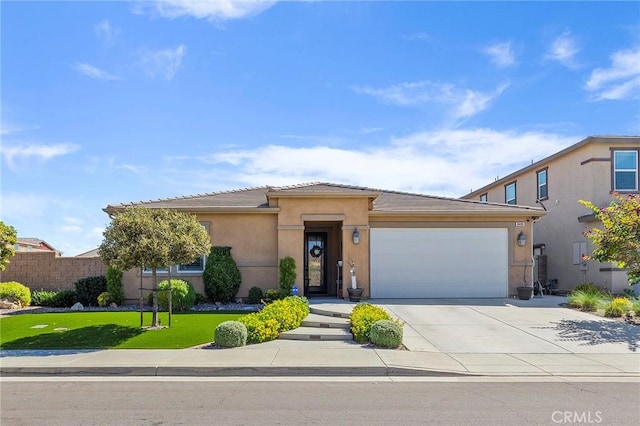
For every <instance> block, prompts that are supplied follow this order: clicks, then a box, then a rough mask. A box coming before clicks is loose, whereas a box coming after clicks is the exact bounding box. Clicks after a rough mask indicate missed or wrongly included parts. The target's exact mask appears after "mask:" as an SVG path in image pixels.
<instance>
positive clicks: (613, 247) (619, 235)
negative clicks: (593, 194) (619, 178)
mask: <svg viewBox="0 0 640 426" xmlns="http://www.w3.org/2000/svg"><path fill="white" fill-rule="evenodd" d="M613 196H614V197H615V200H613V201H612V202H611V204H609V206H607V207H602V208H600V207H597V206H595V205H594V204H593V203H591V202H589V201H584V200H580V204H582V205H583V206H585V207H587V208H588V209H589V210H591V211H593V212H594V214H595V216H596V218H597V219H599V220H600V221H601V222H602V229H601V228H593V229H589V230H587V231H585V235H586V236H587V237H588V238H589V239H590V240H591V242H592V243H593V244H594V245H595V249H594V250H593V253H592V255H591V256H590V257H591V258H592V259H595V260H598V261H600V262H615V263H617V264H618V265H620V266H621V267H622V268H627V276H628V277H629V284H630V285H634V284H637V283H638V282H640V195H638V194H628V195H624V196H623V195H620V194H617V193H613Z"/></svg>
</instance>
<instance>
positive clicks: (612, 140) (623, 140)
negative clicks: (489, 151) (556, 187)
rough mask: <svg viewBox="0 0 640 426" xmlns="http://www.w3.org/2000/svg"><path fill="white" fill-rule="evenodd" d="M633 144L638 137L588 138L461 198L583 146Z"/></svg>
mask: <svg viewBox="0 0 640 426" xmlns="http://www.w3.org/2000/svg"><path fill="white" fill-rule="evenodd" d="M629 142H631V143H635V144H640V136H589V137H588V138H586V139H583V140H581V141H580V142H578V143H576V144H573V145H571V146H569V147H567V148H565V149H563V150H562V151H558V152H556V153H555V154H553V155H550V156H548V157H546V158H543V159H542V160H540V161H537V162H535V163H532V164H530V165H528V166H527V167H523V168H522V169H520V170H516V171H515V172H513V173H511V174H509V175H507V176H505V177H503V178H501V179H498V180H495V181H493V182H491V183H490V184H488V185H485V186H483V187H482V188H480V189H476V190H475V191H471V192H470V193H468V194H467V195H463V196H462V197H461V198H467V197H474V196H476V195H480V194H482V193H484V192H487V190H489V189H491V188H493V187H496V186H500V185H504V184H506V183H508V182H509V181H512V180H513V179H514V178H515V177H516V176H518V175H520V174H522V173H526V172H529V171H531V170H538V169H540V168H541V167H542V166H543V165H544V164H546V163H548V162H549V161H552V160H555V159H556V158H558V157H562V156H565V155H567V154H569V153H571V152H573V151H575V150H577V149H579V148H582V147H583V146H585V145H588V144H590V143H602V144H610V143H629Z"/></svg>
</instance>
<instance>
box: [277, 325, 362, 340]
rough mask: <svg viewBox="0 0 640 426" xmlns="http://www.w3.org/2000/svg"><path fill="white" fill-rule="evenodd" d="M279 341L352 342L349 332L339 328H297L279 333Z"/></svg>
mask: <svg viewBox="0 0 640 426" xmlns="http://www.w3.org/2000/svg"><path fill="white" fill-rule="evenodd" d="M278 338H279V339H285V340H342V341H349V340H353V335H352V334H351V332H350V331H348V330H344V329H340V328H315V327H298V328H296V329H295V330H290V331H285V332H284V333H280V337H278Z"/></svg>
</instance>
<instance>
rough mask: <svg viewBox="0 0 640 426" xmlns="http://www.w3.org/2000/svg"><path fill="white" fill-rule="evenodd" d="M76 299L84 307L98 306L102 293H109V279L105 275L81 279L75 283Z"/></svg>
mask: <svg viewBox="0 0 640 426" xmlns="http://www.w3.org/2000/svg"><path fill="white" fill-rule="evenodd" d="M74 286H75V287H76V298H77V299H78V302H80V303H82V304H83V305H84V306H96V305H97V303H98V296H100V293H104V292H105V291H107V279H106V278H105V276H104V275H99V276H95V277H84V278H80V279H79V280H78V281H76V282H75V283H74Z"/></svg>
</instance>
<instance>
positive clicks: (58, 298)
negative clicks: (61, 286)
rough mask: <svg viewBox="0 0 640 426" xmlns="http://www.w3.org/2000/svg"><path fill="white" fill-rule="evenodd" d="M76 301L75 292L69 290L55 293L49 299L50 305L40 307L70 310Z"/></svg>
mask: <svg viewBox="0 0 640 426" xmlns="http://www.w3.org/2000/svg"><path fill="white" fill-rule="evenodd" d="M77 301H78V298H77V297H76V291H75V290H71V289H67V290H60V291H58V292H56V294H55V295H54V296H53V298H52V299H51V305H42V306H48V307H51V308H70V307H72V306H73V305H74V304H75V303H76V302H77Z"/></svg>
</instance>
